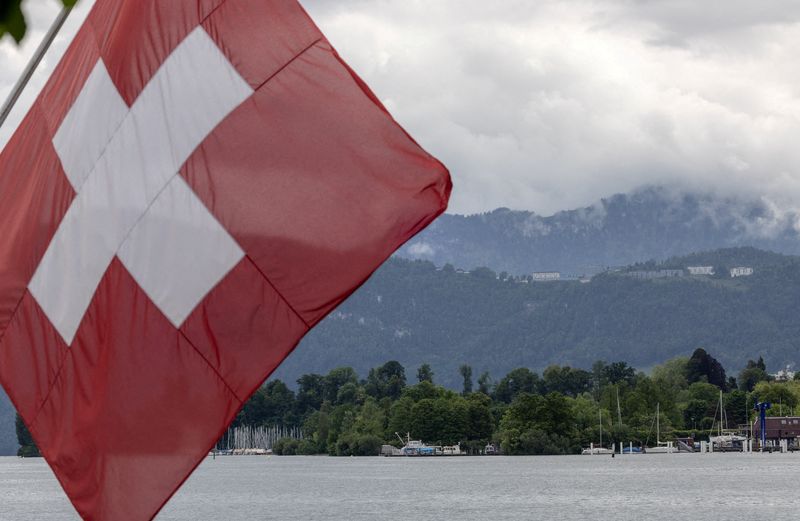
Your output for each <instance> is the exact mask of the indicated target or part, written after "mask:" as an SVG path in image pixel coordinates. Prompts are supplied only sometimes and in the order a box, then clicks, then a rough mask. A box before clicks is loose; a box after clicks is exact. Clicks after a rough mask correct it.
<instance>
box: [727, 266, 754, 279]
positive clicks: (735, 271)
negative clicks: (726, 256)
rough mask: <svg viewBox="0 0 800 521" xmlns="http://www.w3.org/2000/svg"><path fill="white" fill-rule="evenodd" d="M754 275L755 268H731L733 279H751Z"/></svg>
mask: <svg viewBox="0 0 800 521" xmlns="http://www.w3.org/2000/svg"><path fill="white" fill-rule="evenodd" d="M752 274H753V268H750V267H747V266H739V267H737V268H731V277H732V278H736V277H749V276H750V275H752Z"/></svg>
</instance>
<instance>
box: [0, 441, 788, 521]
mask: <svg viewBox="0 0 800 521" xmlns="http://www.w3.org/2000/svg"><path fill="white" fill-rule="evenodd" d="M799 478H800V454H748V455H745V454H702V455H701V454H673V455H666V454H665V455H633V456H617V457H616V458H613V459H612V458H611V457H609V456H562V457H502V456H498V457H476V458H469V457H461V458H379V457H374V458H330V457H324V456H318V457H313V456H311V457H302V456H297V457H286V456H283V457H281V456H272V457H257V456H249V457H248V456H239V457H235V456H234V457H231V456H228V457H218V458H217V459H216V460H212V459H210V458H209V459H207V460H206V461H205V462H204V463H203V464H202V465H201V466H200V467H199V468H198V469H197V471H196V472H195V473H194V475H193V476H192V477H191V478H190V479H189V480H188V481H187V482H186V484H185V486H184V487H183V488H182V489H181V490H180V491H179V492H178V493H177V494H176V495H175V497H174V498H173V499H172V501H171V502H170V503H169V504H168V505H167V506H166V507H165V509H164V510H163V511H162V513H161V514H160V515H159V517H158V518H157V519H158V520H160V521H165V520H193V521H201V520H215V519H224V520H225V521H238V520H242V521H244V520H247V521H252V520H262V519H263V520H272V519H274V520H279V521H294V520H297V521H309V520H325V521H329V520H363V521H390V520H391V521H400V520H402V521H409V520H426V521H427V520H430V521H434V520H435V521H456V520H457V521H472V520H487V521H489V520H491V521H500V520H512V519H513V520H527V519H531V520H534V519H536V520H538V519H548V520H575V521H585V520H586V519H598V520H606V519H608V520H614V521H623V520H630V521H641V520H645V519H646V520H648V521H661V520H663V521H674V520H676V519H681V520H698V521H699V520H703V521H717V520H720V521H721V520H730V519H758V518H762V517H763V518H774V519H795V518H797V516H798V512H800V493H799V492H800V490H798V486H797V483H798V482H800V479H799ZM77 518H78V517H77V515H76V514H75V513H74V511H73V510H72V507H71V505H70V504H69V502H68V500H67V499H66V496H65V495H64V494H63V492H61V489H60V488H59V486H58V483H57V482H56V480H55V478H54V477H53V474H52V473H51V471H50V470H49V468H48V467H47V465H46V464H45V463H44V461H42V460H40V459H29V460H20V459H17V458H0V519H2V520H26V521H27V520H75V519H77Z"/></svg>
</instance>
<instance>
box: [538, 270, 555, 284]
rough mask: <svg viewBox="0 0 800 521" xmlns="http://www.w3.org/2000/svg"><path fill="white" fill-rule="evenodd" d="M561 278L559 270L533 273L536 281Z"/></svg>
mask: <svg viewBox="0 0 800 521" xmlns="http://www.w3.org/2000/svg"><path fill="white" fill-rule="evenodd" d="M554 280H561V272H558V271H537V272H536V273H534V274H533V281H534V282H548V281H554Z"/></svg>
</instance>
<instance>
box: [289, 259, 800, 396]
mask: <svg viewBox="0 0 800 521" xmlns="http://www.w3.org/2000/svg"><path fill="white" fill-rule="evenodd" d="M698 264H700V265H704V264H709V265H713V266H715V267H716V271H717V275H716V276H714V277H706V276H699V277H689V276H684V277H680V278H674V279H656V280H639V279H636V278H633V277H631V276H629V275H630V274H629V273H626V271H629V270H633V269H661V268H674V267H685V266H688V265H698ZM741 265H745V266H751V267H753V268H754V269H755V273H754V274H753V275H752V276H750V277H741V278H736V279H731V278H730V276H729V274H728V273H727V269H728V268H729V267H733V266H741ZM629 270H622V271H618V272H607V273H603V274H600V275H597V276H595V277H594V278H592V280H591V282H588V283H581V282H578V281H561V282H537V283H534V282H529V281H527V280H525V279H521V278H515V277H509V276H507V275H506V274H502V276H500V275H498V274H496V273H495V272H494V271H491V270H489V269H486V268H483V269H477V270H474V271H472V272H471V273H461V272H458V271H456V270H454V269H452V268H451V267H449V266H445V267H444V268H439V269H437V267H436V266H434V265H433V264H432V263H429V262H422V261H408V260H402V259H393V260H391V261H389V262H388V263H386V264H385V265H384V266H383V267H382V268H381V269H380V270H379V271H378V272H377V273H376V274H375V275H374V276H373V277H372V278H371V279H370V280H369V281H368V283H367V284H366V285H365V286H364V287H363V288H362V289H361V290H359V291H358V292H357V293H356V294H354V295H353V296H352V297H351V298H350V299H349V300H348V301H347V302H346V303H345V304H344V305H342V306H341V307H340V308H339V309H338V310H337V311H335V312H334V313H332V314H331V315H330V316H329V317H328V318H326V319H325V320H324V321H323V322H322V323H321V324H320V325H319V327H317V328H316V329H315V330H314V331H312V332H311V334H309V335H308V337H306V339H305V340H304V341H303V342H302V343H301V345H300V346H299V348H298V349H297V350H296V351H295V353H294V354H293V355H292V356H291V357H290V358H289V359H288V360H287V361H286V362H285V363H284V365H283V366H282V367H281V368H280V369H279V371H278V374H277V377H279V378H281V379H283V380H285V381H288V382H290V383H291V382H294V380H296V379H297V377H299V376H300V375H301V374H304V373H309V372H318V373H325V372H327V371H328V370H330V369H331V368H333V367H338V366H352V367H354V368H355V369H356V370H357V371H358V372H359V373H365V372H366V371H368V370H369V368H370V367H375V366H377V365H379V364H381V363H382V362H383V361H385V360H387V359H396V360H398V361H400V362H401V363H402V364H403V365H405V366H406V367H416V366H419V365H420V364H422V363H429V364H431V366H432V367H433V370H434V371H435V372H436V373H437V375H439V376H437V381H439V382H441V383H442V384H444V385H447V386H451V387H456V386H457V385H458V379H459V377H458V371H457V368H458V367H459V365H460V364H463V363H469V364H471V365H472V366H473V368H474V369H475V371H476V374H481V373H483V372H484V371H489V372H490V374H492V375H503V374H506V373H507V372H508V371H510V370H511V369H513V368H515V367H530V368H532V369H536V370H541V369H543V368H545V367H547V366H548V365H550V364H565V365H571V366H573V367H585V368H586V367H590V366H591V364H592V363H593V362H594V361H596V360H625V361H627V362H629V363H630V364H632V365H633V366H635V367H638V368H645V369H646V368H648V367H650V366H652V365H654V364H656V363H658V362H660V361H663V360H666V359H669V358H672V357H675V356H686V355H688V354H690V353H691V352H692V351H693V350H694V349H695V348H697V347H704V348H706V349H708V350H710V351H713V352H714V353H715V355H716V356H717V358H719V360H720V361H721V362H722V363H723V364H725V365H726V366H731V367H741V366H742V365H744V363H745V362H746V361H747V360H748V359H750V358H755V357H758V356H764V358H766V359H769V360H770V361H771V363H772V364H774V365H781V364H786V363H793V362H794V361H795V360H796V358H797V356H798V342H800V340H798V339H800V313H798V310H800V258H796V257H789V256H783V255H778V254H774V253H769V252H763V251H760V250H755V249H753V248H738V249H730V250H719V251H714V252H709V253H702V254H693V255H691V256H689V257H686V258H673V259H670V260H668V261H665V262H664V263H661V264H655V263H647V264H641V265H637V266H633V267H631V268H630V269H629Z"/></svg>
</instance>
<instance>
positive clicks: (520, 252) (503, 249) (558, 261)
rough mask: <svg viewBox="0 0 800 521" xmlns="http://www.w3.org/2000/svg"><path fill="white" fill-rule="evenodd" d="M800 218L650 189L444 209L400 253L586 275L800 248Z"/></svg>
mask: <svg viewBox="0 0 800 521" xmlns="http://www.w3.org/2000/svg"><path fill="white" fill-rule="evenodd" d="M798 222H800V216H798V214H797V213H795V212H793V211H782V210H780V209H779V208H778V207H777V206H775V205H772V204H770V203H769V202H766V201H764V200H760V199H756V198H754V199H751V200H744V199H731V198H723V197H718V196H714V195H711V194H688V193H677V192H674V191H672V190H668V189H665V188H648V189H644V190H640V191H637V192H634V193H632V194H618V195H614V196H612V197H609V198H606V199H602V200H600V201H599V202H598V203H596V204H594V205H592V206H589V207H586V208H580V209H577V210H569V211H563V212H559V213H556V214H555V215H552V216H549V217H543V216H540V215H537V214H535V213H533V212H527V211H512V210H508V209H505V208H501V209H498V210H495V211H493V212H490V213H484V214H477V215H469V216H463V215H452V214H446V215H442V216H441V217H440V218H439V219H437V220H436V221H435V222H434V223H433V224H432V225H431V226H429V227H428V229H426V230H425V231H423V232H422V233H421V234H420V235H418V236H417V237H416V238H414V239H413V240H412V241H410V242H409V243H408V244H407V245H406V246H404V247H403V248H402V249H401V250H400V251H399V252H398V255H399V256H402V257H405V258H410V259H423V260H430V261H432V262H433V263H434V264H436V265H438V266H442V265H444V264H445V263H451V264H453V265H454V266H456V267H458V268H463V269H467V270H469V269H472V268H474V267H477V266H488V267H491V268H492V269H494V270H496V271H498V272H499V271H507V272H509V273H513V274H523V273H531V272H534V271H560V272H562V273H564V274H570V275H582V274H593V273H598V272H600V271H602V270H603V269H604V268H605V267H608V266H625V265H628V264H632V263H635V262H639V261H643V260H647V259H666V258H668V257H672V256H675V255H685V254H688V253H692V252H697V251H707V250H712V249H717V248H730V247H736V246H754V247H756V248H760V249H765V250H772V251H776V252H780V253H786V254H793V255H796V254H800V233H798Z"/></svg>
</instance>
